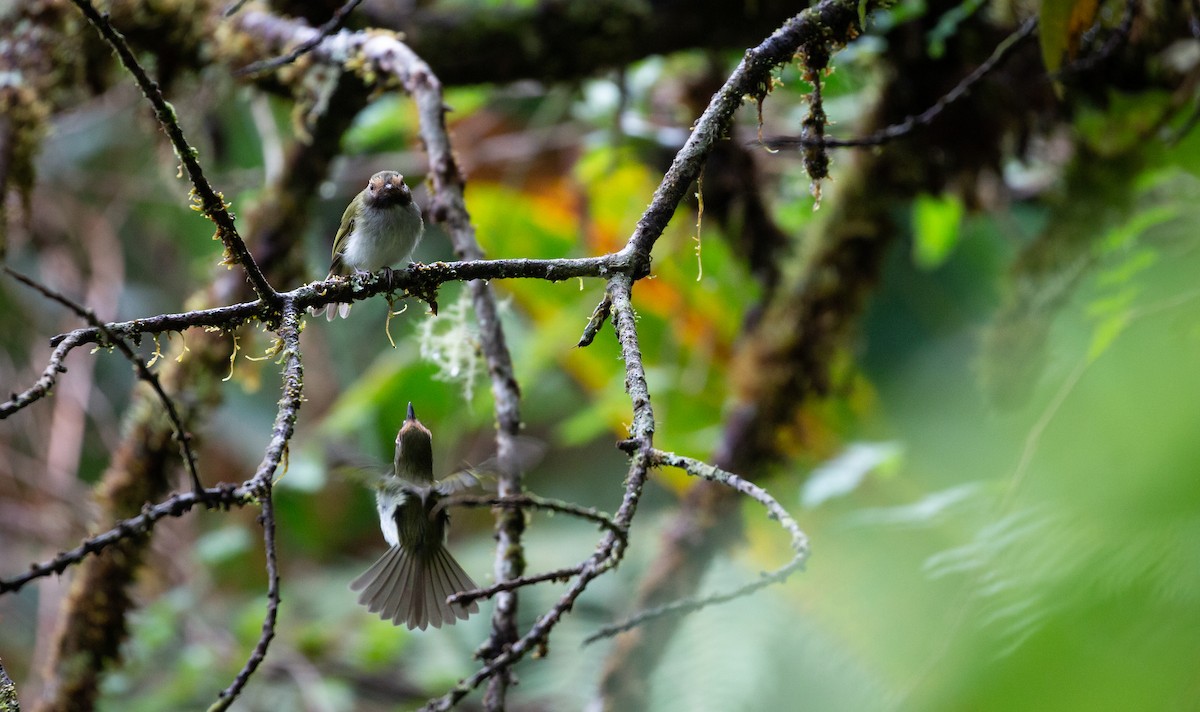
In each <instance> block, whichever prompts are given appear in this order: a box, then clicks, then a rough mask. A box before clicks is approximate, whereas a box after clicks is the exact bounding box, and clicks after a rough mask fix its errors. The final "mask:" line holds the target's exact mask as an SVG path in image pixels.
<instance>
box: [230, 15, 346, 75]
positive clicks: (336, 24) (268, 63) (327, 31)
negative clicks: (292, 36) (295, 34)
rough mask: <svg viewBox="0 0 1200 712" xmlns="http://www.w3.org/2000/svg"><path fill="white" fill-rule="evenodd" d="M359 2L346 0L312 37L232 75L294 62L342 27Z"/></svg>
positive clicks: (235, 71) (257, 71)
mask: <svg viewBox="0 0 1200 712" xmlns="http://www.w3.org/2000/svg"><path fill="white" fill-rule="evenodd" d="M361 4H362V0H347V2H346V3H344V4H343V5H342V6H341V7H339V8H338V9H337V10H336V11H335V12H334V13H333V17H331V18H329V20H327V21H326V22H325V24H323V25H321V26H320V27H318V28H317V33H316V34H315V35H314V36H313V37H311V38H309V39H308V40H305V41H304V42H301V43H300V45H299V46H298V47H296V49H294V50H292V51H291V52H288V53H287V54H285V55H283V56H282V57H275V58H274V59H264V60H262V61H259V62H253V63H251V64H248V65H246V66H245V67H242V68H241V69H235V70H234V71H233V74H234V76H238V77H244V76H246V75H249V74H258V73H259V72H266V71H269V70H272V69H278V68H279V67H282V66H283V65H285V64H291V63H292V62H295V61H296V60H297V59H300V57H301V56H302V55H304V54H305V53H307V52H309V51H311V50H312V48H313V47H316V46H317V45H319V44H321V42H322V41H323V40H324V39H325V38H326V37H328V36H329V35H332V34H333V33H334V32H337V31H338V30H340V29H342V26H343V25H345V24H346V20H348V19H350V13H352V12H354V9H355V8H357V7H358V6H359V5H361Z"/></svg>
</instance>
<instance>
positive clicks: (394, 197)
mask: <svg viewBox="0 0 1200 712" xmlns="http://www.w3.org/2000/svg"><path fill="white" fill-rule="evenodd" d="M424 231H425V223H424V222H423V221H422V220H421V209H420V208H418V207H417V204H416V203H414V202H413V196H412V191H411V190H409V189H408V185H406V184H405V182H404V176H402V175H400V174H399V173H397V172H396V171H380V172H378V173H376V174H375V175H373V176H371V180H369V181H367V187H366V188H363V189H362V192H360V193H359V194H358V195H356V196H354V199H353V200H351V201H350V205H348V206H346V212H344V213H342V224H341V225H340V226H339V227H338V231H337V235H336V236H335V237H334V238H333V260H332V262H331V263H330V265H329V274H328V276H326V277H325V278H326V279H329V278H330V277H333V276H334V275H345V274H349V273H350V271H351V270H353V271H354V272H355V273H359V274H361V273H365V272H375V271H377V270H380V269H383V268H384V267H390V266H391V265H394V264H396V263H397V262H401V261H403V260H406V259H408V258H409V257H411V256H412V253H413V250H414V249H416V247H417V243H418V242H420V241H421V234H422V233H423V232H424ZM322 311H323V312H324V314H325V317H326V318H327V319H328V320H329V321H333V317H334V315H335V314H338V315H340V316H341V317H342V318H345V317H346V315H347V314H349V313H350V305H349V304H337V303H334V304H329V305H326V306H325V307H324V309H322V310H320V311H316V310H314V311H313V315H314V316H316V315H319V314H321V313H322Z"/></svg>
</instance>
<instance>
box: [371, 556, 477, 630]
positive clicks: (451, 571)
mask: <svg viewBox="0 0 1200 712" xmlns="http://www.w3.org/2000/svg"><path fill="white" fill-rule="evenodd" d="M350 588H351V590H354V591H362V593H360V594H359V595H358V602H359V603H361V604H363V605H365V606H366V607H367V610H369V611H371V612H372V613H378V614H379V617H380V618H382V619H384V620H391V621H392V623H393V624H394V625H400V624H401V623H404V624H405V625H406V626H408V628H409V629H410V630H411V629H413V628H420V629H421V630H425V628H426V626H433V627H434V628H440V627H441V625H442V623H445V624H447V625H453V624H454V623H455V620H456V619H458V618H462V619H466V618H467V616H469V615H470V614H472V613H475V612H476V611H478V610H479V604H478V603H476V602H474V601H472V602H471V604H470V605H468V606H465V607H464V606H462V605H459V604H455V605H450V604H448V603H446V598H447V597H449V596H450V595H451V594H454V593H458V592H459V591H468V590H470V589H473V588H477V586H476V585H475V582H474V581H472V580H471V577H470V576H468V575H467V572H466V571H463V569H462V567H461V566H459V565H458V562H457V561H455V560H454V557H452V556H451V555H450V552H448V551H446V548H445V547H444V546H439V547H438V548H437V549H436V550H435V551H434V552H432V553H431V554H428V555H426V556H420V555H413V554H412V553H411V552H409V551H408V550H406V549H405V548H403V547H400V546H393V547H392V548H390V549H388V550H387V552H386V553H385V554H384V555H383V556H381V557H379V560H378V561H376V562H375V563H374V564H372V566H371V568H369V569H367V570H366V571H365V572H364V573H363V575H361V576H359V577H358V578H357V579H355V580H354V582H353V583H351V584H350Z"/></svg>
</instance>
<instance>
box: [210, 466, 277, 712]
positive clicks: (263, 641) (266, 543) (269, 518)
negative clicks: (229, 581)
mask: <svg viewBox="0 0 1200 712" xmlns="http://www.w3.org/2000/svg"><path fill="white" fill-rule="evenodd" d="M259 501H260V502H262V513H261V514H259V516H258V521H259V522H261V523H262V527H263V547H264V548H265V549H266V557H267V612H266V615H265V616H264V617H263V624H262V633H261V634H260V635H259V637H258V642H257V643H256V644H255V645H254V650H253V651H251V652H250V657H249V658H247V660H246V664H245V665H243V666H242V669H241V670H239V671H238V674H237V676H236V677H234V679H233V682H232V683H230V685H229V687H227V688H225V689H224V690H222V691H221V694H220V695H219V696H218V698H217V701H216V702H214V703H213V704H212V705H211V706H210V707H209V708H208V709H209V712H219V711H220V710H226V709H229V705H231V704H233V701H234V700H236V699H237V697H238V695H240V694H241V692H242V688H244V687H245V686H246V683H247V682H249V680H250V676H251V675H253V674H254V671H255V670H257V669H258V666H259V665H260V664H261V663H262V661H263V659H264V658H265V657H266V656H267V648H268V647H269V646H270V645H271V640H272V639H273V638H274V637H275V621H276V619H277V618H278V617H279V566H278V563H277V562H276V554H275V500H274V498H273V496H272V489H271V483H270V482H269V481H268V482H267V483H266V484H265V485H264V486H263V489H262V490H260V496H259Z"/></svg>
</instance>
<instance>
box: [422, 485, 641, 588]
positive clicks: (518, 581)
mask: <svg viewBox="0 0 1200 712" xmlns="http://www.w3.org/2000/svg"><path fill="white" fill-rule="evenodd" d="M443 502H444V503H445V505H446V506H450V507H452V506H464V507H487V506H496V507H512V508H515V509H524V508H527V507H530V508H534V509H544V510H547V511H551V512H561V513H563V514H569V515H571V516H573V517H579V518H581V519H586V520H588V521H591V522H595V523H596V524H599V525H600V527H602V528H603V529H607V530H608V531H609V532H611V533H613V534H614V535H616V536H617V537H618V538H619V539H620V542H619V544H620V546H621V547H622V548H623V547H625V546H626V545H627V544H628V541H627V537H628V534H627V532H626V530H625V529H623V528H621V527H620V526H618V525H617V523H616V522H615V521H613V518H612V517H611V516H609V515H608V514H605V513H604V512H601V511H599V510H597V509H593V508H592V507H582V506H580V505H577V504H571V503H570V502H562V501H559V500H553V499H546V498H544V497H538V496H535V495H530V494H524V495H520V496H516V497H511V496H510V497H453V498H449V499H445V500H443ZM582 570H583V564H579V565H577V566H570V567H566V568H561V569H556V570H554V571H546V572H543V573H540V574H535V575H533V576H518V577H516V578H511V579H506V580H504V581H499V582H497V583H495V584H493V585H491V586H487V587H485V588H477V589H473V590H470V591H460V592H458V593H456V594H454V595H452V596H450V598H448V599H447V601H448V602H450V603H459V604H462V605H467V604H469V603H470V602H471V601H477V600H480V599H486V598H491V597H492V596H495V595H496V594H497V593H500V592H502V591H515V590H516V589H518V588H522V587H525V586H531V585H533V584H537V583H542V582H544V581H564V582H565V581H568V580H570V579H571V578H572V577H574V576H577V575H579V573H580V572H581V571H582Z"/></svg>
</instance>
